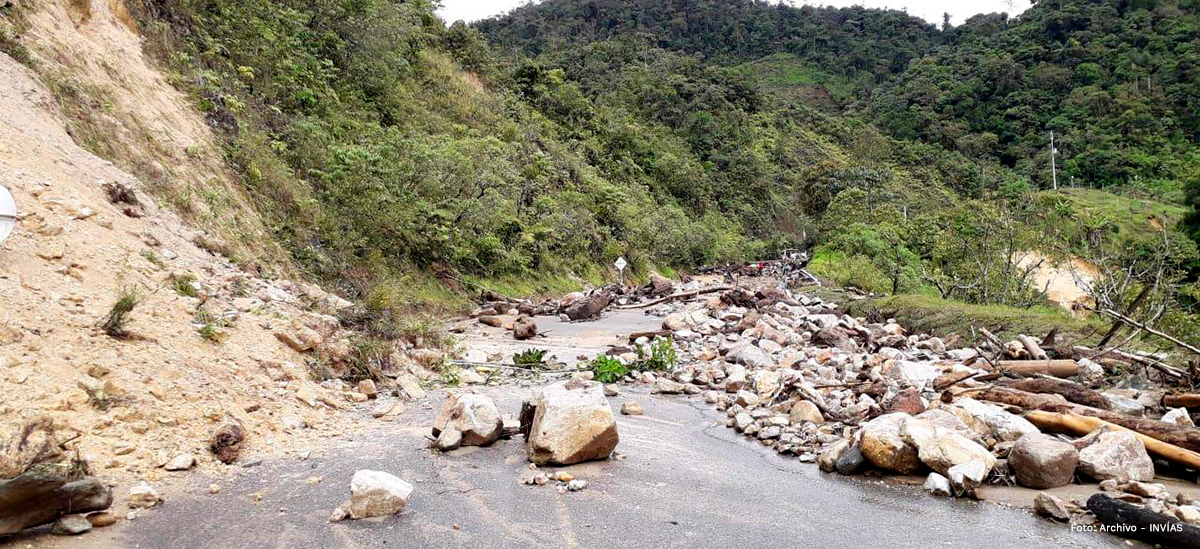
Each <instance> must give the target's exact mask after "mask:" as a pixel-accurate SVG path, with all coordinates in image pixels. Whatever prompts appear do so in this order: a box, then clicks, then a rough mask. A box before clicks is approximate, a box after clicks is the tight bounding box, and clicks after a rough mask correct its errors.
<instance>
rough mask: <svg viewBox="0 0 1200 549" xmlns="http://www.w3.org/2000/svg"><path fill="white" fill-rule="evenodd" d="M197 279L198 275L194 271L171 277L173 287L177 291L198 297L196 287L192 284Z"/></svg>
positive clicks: (182, 294) (180, 293)
mask: <svg viewBox="0 0 1200 549" xmlns="http://www.w3.org/2000/svg"><path fill="white" fill-rule="evenodd" d="M195 281H196V275H194V274H192V273H184V274H182V275H179V276H172V277H171V289H173V290H175V293H177V294H179V295H181V296H183V297H196V295H197V294H196V287H195V286H193V285H192V283H193V282H195Z"/></svg>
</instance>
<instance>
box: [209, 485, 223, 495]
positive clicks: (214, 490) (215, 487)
mask: <svg viewBox="0 0 1200 549" xmlns="http://www.w3.org/2000/svg"><path fill="white" fill-rule="evenodd" d="M208 493H210V494H220V493H221V486H220V485H219V484H209V485H208Z"/></svg>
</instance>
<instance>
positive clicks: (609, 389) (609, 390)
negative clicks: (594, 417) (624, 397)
mask: <svg viewBox="0 0 1200 549" xmlns="http://www.w3.org/2000/svg"><path fill="white" fill-rule="evenodd" d="M620 394H621V391H619V390H617V386H616V385H614V384H612V383H606V384H604V396H606V397H615V396H618V395H620Z"/></svg>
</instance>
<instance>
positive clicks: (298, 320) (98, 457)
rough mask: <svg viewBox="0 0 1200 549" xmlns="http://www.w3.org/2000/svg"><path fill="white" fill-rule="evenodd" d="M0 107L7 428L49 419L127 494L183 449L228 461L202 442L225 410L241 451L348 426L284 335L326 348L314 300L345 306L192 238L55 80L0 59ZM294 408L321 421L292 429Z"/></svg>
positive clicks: (2, 391)
mask: <svg viewBox="0 0 1200 549" xmlns="http://www.w3.org/2000/svg"><path fill="white" fill-rule="evenodd" d="M0 104H3V105H4V108H3V109H0V185H4V186H5V187H8V188H9V189H11V190H12V192H13V194H14V195H15V198H16V201H17V204H18V207H19V211H20V220H19V223H18V226H17V229H16V231H15V232H14V233H13V235H12V236H11V237H10V238H9V239H8V240H7V241H5V242H4V243H3V244H0V296H3V300H2V301H3V305H2V306H0V418H3V429H4V430H5V436H7V432H8V431H9V430H10V429H14V428H16V427H18V426H19V425H20V424H21V422H24V421H26V420H29V419H31V418H34V417H39V416H48V417H50V418H52V419H53V420H54V422H55V424H56V425H57V427H58V429H59V431H60V436H59V439H60V440H71V441H70V442H69V443H68V444H67V449H68V451H78V452H79V454H80V455H81V456H83V457H85V458H87V459H88V461H89V462H90V465H91V468H92V470H93V472H94V473H96V474H98V475H100V476H101V477H102V478H104V479H106V480H109V481H118V483H119V484H121V485H123V488H122V489H120V490H127V489H128V484H125V481H128V480H132V479H133V478H140V479H146V480H150V481H158V480H163V479H164V473H163V472H162V470H161V469H158V467H159V466H161V465H162V463H163V462H165V461H166V460H167V459H169V458H171V457H174V456H175V455H177V454H179V453H184V452H190V453H193V454H195V455H196V456H198V457H199V458H200V467H202V468H204V469H210V470H214V469H215V470H221V469H223V468H224V467H225V466H224V465H221V464H220V463H218V462H216V461H215V460H214V459H213V457H212V455H211V454H209V453H208V451H207V443H208V439H209V436H210V433H211V431H212V429H213V428H214V426H215V425H216V424H217V422H218V421H221V420H223V419H224V418H226V417H232V418H236V419H237V420H238V421H240V422H241V423H242V425H243V426H244V427H245V428H246V430H247V431H248V433H249V437H248V440H247V447H246V451H247V453H248V455H254V454H264V453H276V452H284V451H287V450H288V449H289V448H294V447H296V446H297V445H303V446H305V447H311V446H312V445H314V444H316V443H317V441H318V440H319V439H320V438H321V437H323V436H326V435H328V434H329V433H331V432H340V431H342V430H343V429H345V428H346V422H347V421H350V420H349V419H347V418H345V417H343V416H342V415H334V414H333V410H334V408H333V407H335V406H342V404H341V403H342V402H343V400H342V397H341V396H339V394H338V392H337V391H331V390H327V389H324V388H322V387H320V386H318V385H316V384H315V383H313V382H312V381H309V374H308V371H307V368H306V367H305V361H306V357H305V356H302V355H301V354H299V353H297V352H296V351H293V350H292V349H291V348H289V347H288V346H287V345H285V344H284V343H282V342H281V337H280V336H281V335H282V336H283V338H284V339H286V338H287V336H289V335H291V334H293V333H295V332H296V330H298V329H299V328H298V327H299V326H310V327H312V328H313V329H315V330H316V331H317V332H320V333H321V335H322V336H325V337H323V338H322V339H326V341H327V343H323V344H322V345H326V344H327V345H331V346H332V345H335V344H336V342H337V340H338V337H339V336H335V335H334V331H335V330H337V328H338V323H337V321H336V320H335V319H333V318H332V317H329V316H327V315H325V314H320V313H319V312H318V311H324V312H331V311H332V309H333V308H335V307H343V306H345V305H346V303H345V302H343V301H341V300H338V299H336V298H333V297H331V296H329V295H328V294H326V293H324V292H322V291H320V290H319V289H317V288H315V287H310V286H305V285H295V284H291V283H289V282H286V281H281V282H276V283H272V282H267V281H265V280H262V279H258V278H255V277H253V276H251V275H248V274H246V273H245V272H243V271H242V270H240V269H239V268H238V267H237V266H235V265H233V264H231V263H230V262H229V261H228V260H227V259H225V258H222V257H219V256H214V255H213V254H211V253H210V252H208V251H206V250H204V249H201V248H200V247H198V246H197V245H196V244H194V243H195V242H197V241H203V240H204V238H205V235H204V233H202V232H200V231H197V230H194V229H190V228H187V227H185V226H184V225H183V224H182V223H181V222H180V220H179V219H178V218H177V217H176V216H175V215H173V214H172V213H170V212H168V211H165V210H162V209H160V208H158V207H156V206H155V205H154V203H153V201H152V199H151V198H150V196H149V195H148V194H146V193H145V192H143V191H142V190H141V188H142V183H141V182H140V181H139V180H138V179H136V178H135V177H133V176H132V175H130V174H129V173H127V172H124V171H122V170H120V169H119V168H117V167H115V166H114V165H113V164H112V163H110V162H107V161H105V160H102V159H100V158H98V157H96V156H95V155H93V154H91V153H90V152H88V151H86V150H84V149H82V148H80V147H79V146H78V145H77V144H76V143H75V142H74V141H73V140H72V139H71V136H70V135H69V134H68V132H67V130H66V129H65V126H66V124H65V123H64V121H63V119H62V115H61V113H60V112H59V111H58V109H57V107H56V106H55V101H54V100H53V99H52V95H51V94H50V93H49V91H48V90H47V89H46V88H45V87H43V86H42V85H41V84H40V83H39V82H38V81H37V79H36V76H35V75H34V74H33V73H32V72H31V71H30V70H29V69H27V68H26V67H24V66H22V65H20V64H18V63H16V62H15V61H13V60H12V59H11V58H10V57H8V56H7V55H3V54H0ZM164 108H165V107H164ZM106 183H107V184H112V183H116V184H120V185H122V186H124V187H126V188H130V189H135V190H134V191H133V194H134V196H136V197H137V199H138V201H139V202H140V206H135V205H133V204H130V203H128V200H129V199H128V198H126V202H125V203H117V204H114V203H111V202H110V200H109V196H108V192H107V191H106V190H105V188H104V187H103V185H104V184H106ZM126 212H128V213H126ZM129 213H132V214H134V215H133V216H131V215H129ZM129 289H135V290H136V295H137V296H138V297H137V303H136V305H135V306H134V308H133V310H132V312H131V313H130V314H129V316H128V318H127V319H126V321H125V322H124V327H125V330H127V331H128V334H129V335H128V337H127V338H125V339H123V340H122V339H117V338H114V337H110V336H109V335H107V334H106V333H105V331H103V330H101V329H100V327H99V326H100V323H101V321H102V320H103V319H104V318H105V317H106V315H107V314H108V313H109V312H110V310H111V308H112V307H113V305H114V303H115V302H116V301H117V300H118V297H119V296H121V295H122V294H125V293H126V292H127V290H129ZM305 333H307V332H305ZM305 401H307V402H305ZM324 402H327V403H328V404H326V403H324ZM287 416H295V417H296V418H301V419H302V420H303V421H304V422H305V423H307V424H309V425H311V426H313V427H315V429H297V428H295V427H294V425H293V426H289V427H287V428H285V422H284V418H285V417H287ZM293 423H294V422H293ZM73 437H76V438H73ZM72 438H73V440H72ZM72 453H73V452H72ZM119 493H121V494H124V491H119ZM118 499H119V501H120V502H123V501H124V496H123V495H122V496H120V497H119V498H118Z"/></svg>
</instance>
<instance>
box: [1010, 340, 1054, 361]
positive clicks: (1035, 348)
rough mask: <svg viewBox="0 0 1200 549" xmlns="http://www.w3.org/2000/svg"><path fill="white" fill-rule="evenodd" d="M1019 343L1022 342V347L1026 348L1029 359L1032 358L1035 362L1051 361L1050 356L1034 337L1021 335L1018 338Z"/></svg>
mask: <svg viewBox="0 0 1200 549" xmlns="http://www.w3.org/2000/svg"><path fill="white" fill-rule="evenodd" d="M1017 341H1020V342H1021V345H1022V346H1024V347H1025V351H1026V352H1028V353H1029V358H1032V359H1034V360H1049V359H1050V355H1047V354H1046V351H1043V350H1042V347H1041V346H1040V345H1038V342H1037V341H1035V340H1034V339H1033V338H1032V337H1029V336H1027V335H1025V334H1021V335H1019V336H1017Z"/></svg>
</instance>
